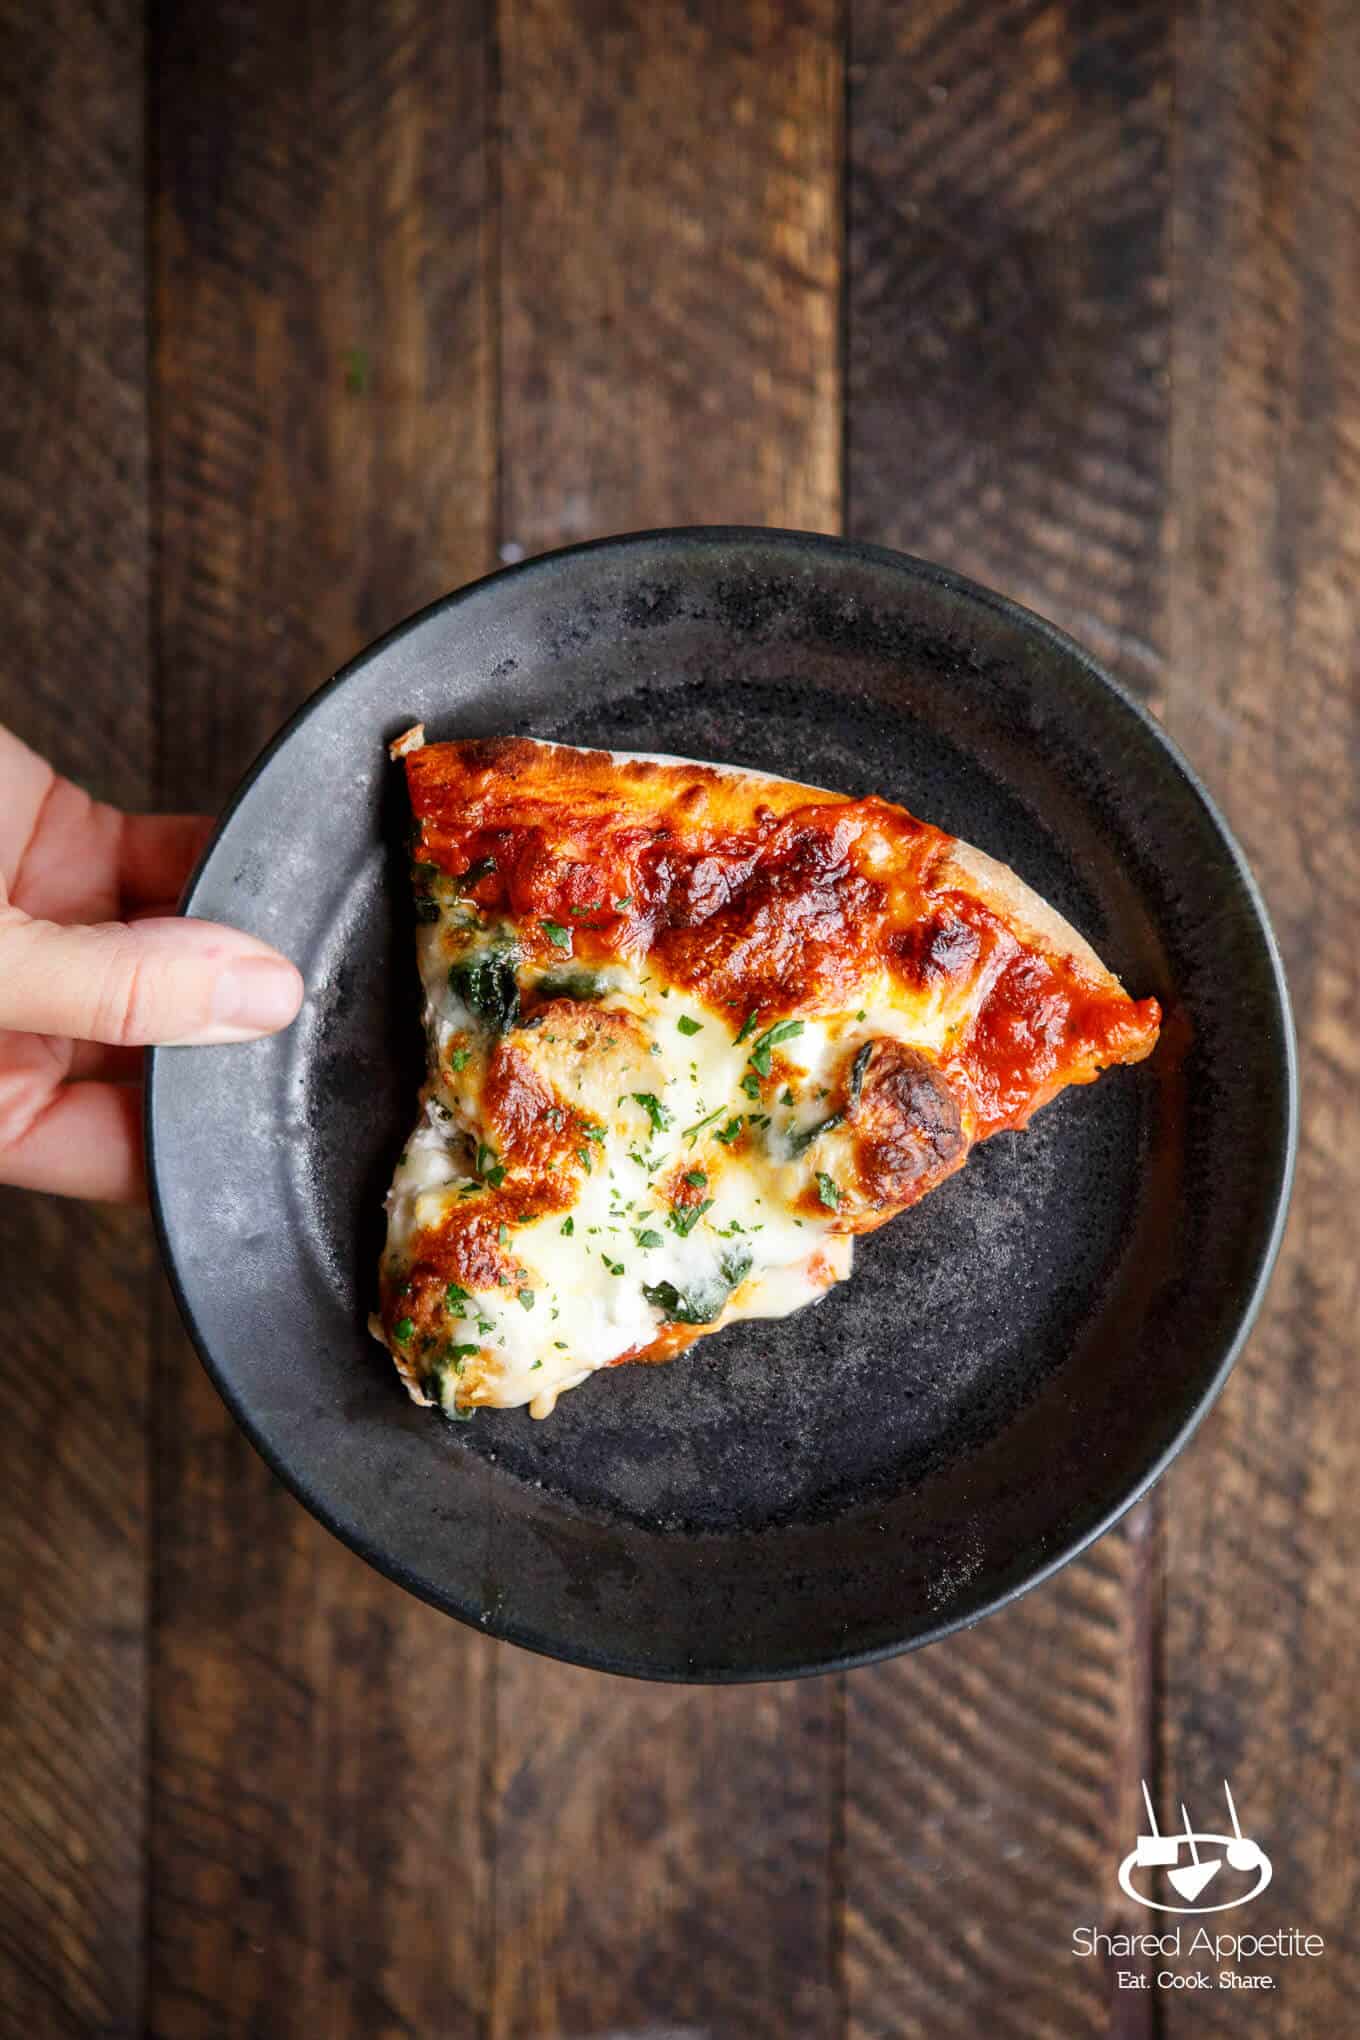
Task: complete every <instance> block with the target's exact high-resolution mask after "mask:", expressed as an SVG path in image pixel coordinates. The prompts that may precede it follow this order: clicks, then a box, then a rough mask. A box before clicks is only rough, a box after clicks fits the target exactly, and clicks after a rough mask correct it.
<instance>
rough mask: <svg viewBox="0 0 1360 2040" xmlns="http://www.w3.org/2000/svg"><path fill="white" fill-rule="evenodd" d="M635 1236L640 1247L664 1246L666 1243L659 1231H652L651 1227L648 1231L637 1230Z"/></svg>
mask: <svg viewBox="0 0 1360 2040" xmlns="http://www.w3.org/2000/svg"><path fill="white" fill-rule="evenodd" d="M633 1238H634V1239H635V1240H636V1241H637V1243H638V1245H639V1246H640V1247H664V1246H665V1244H666V1242H665V1241H664V1240H663V1239H662V1237H661V1234H660V1233H659V1232H652V1231H651V1230H650V1229H648V1230H647V1231H646V1232H635V1233H634V1234H633Z"/></svg>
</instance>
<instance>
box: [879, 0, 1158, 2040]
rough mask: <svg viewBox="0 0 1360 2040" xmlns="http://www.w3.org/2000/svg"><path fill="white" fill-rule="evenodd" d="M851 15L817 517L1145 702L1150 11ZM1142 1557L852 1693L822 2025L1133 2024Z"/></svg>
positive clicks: (1152, 515) (894, 1667)
mask: <svg viewBox="0 0 1360 2040" xmlns="http://www.w3.org/2000/svg"><path fill="white" fill-rule="evenodd" d="M849 27H850V91H849V99H848V107H849V113H848V122H849V131H848V149H849V189H848V217H849V222H850V240H849V248H848V287H849V313H848V328H847V398H848V419H847V433H846V443H847V470H846V489H847V523H848V527H849V529H850V531H851V532H852V534H853V535H854V536H856V537H859V538H866V539H873V540H877V541H881V542H885V543H890V544H895V545H899V546H902V547H904V548H905V549H906V550H908V551H912V552H917V553H921V554H924V555H925V556H926V557H928V558H934V559H939V560H942V561H945V562H947V563H948V564H950V565H951V566H955V567H958V568H961V569H962V570H963V571H965V572H968V573H972V574H975V575H977V576H978V578H980V579H982V580H984V581H986V582H988V583H989V584H991V585H992V586H995V587H998V588H1001V589H1003V590H1005V591H1006V592H1008V593H1010V594H1013V595H1015V596H1017V597H1019V599H1021V600H1022V601H1024V602H1027V603H1029V604H1031V605H1033V606H1034V607H1035V608H1037V609H1039V610H1040V611H1041V612H1043V613H1044V614H1046V615H1048V616H1051V617H1053V618H1054V619H1055V620H1056V621H1057V622H1059V623H1062V624H1064V625H1065V626H1066V627H1068V628H1069V629H1071V630H1072V631H1074V632H1075V633H1076V634H1077V635H1078V636H1079V637H1081V638H1083V639H1084V640H1085V641H1086V642H1088V643H1089V644H1090V645H1091V646H1092V648H1093V649H1094V650H1095V651H1097V652H1098V653H1101V654H1103V655H1104V656H1105V657H1106V658H1107V659H1108V660H1109V661H1110V662H1111V664H1112V665H1113V666H1114V667H1115V669H1116V670H1117V671H1118V672H1119V673H1120V674H1121V676H1122V677H1123V678H1124V679H1125V680H1126V681H1127V682H1128V683H1129V684H1130V685H1131V686H1133V687H1135V688H1136V689H1138V690H1139V691H1140V692H1141V693H1143V694H1144V695H1147V696H1151V697H1152V698H1154V699H1156V698H1157V697H1158V696H1159V695H1160V693H1161V690H1162V687H1163V684H1164V670H1163V657H1162V647H1163V622H1162V615H1163V598H1164V550H1163V546H1164V541H1163V517H1164V505H1165V481H1166V474H1165V465H1166V454H1165V442H1166V411H1167V392H1166V374H1165V369H1166V358H1167V349H1168V346H1169V328H1168V318H1167V272H1166V261H1165V253H1164V233H1165V225H1166V219H1167V211H1168V203H1169V168H1168V162H1169V122H1170V81H1171V64H1172V48H1171V38H1170V11H1169V9H1167V8H1165V7H1161V6H1152V5H1147V6H1133V7H1130V6H1126V5H1118V6H1115V5H1110V6H1097V7H1082V8H1076V7H1070V8H1069V7H1066V6H1057V5H1039V4H1033V0H995V4H991V5H987V6H982V7H975V6H963V5H959V4H953V0H936V4H933V5H928V6H923V7H914V8H911V9H903V8H898V7H893V6H891V5H885V4H880V0H852V4H851V8H850V24H849ZM1157 1552H1158V1533H1157V1519H1156V1509H1155V1504H1152V1505H1144V1506H1142V1507H1140V1509H1139V1510H1137V1511H1136V1512H1135V1513H1134V1515H1133V1516H1132V1517H1130V1518H1129V1519H1128V1520H1127V1521H1126V1523H1125V1525H1124V1526H1123V1527H1122V1528H1121V1529H1120V1531H1119V1532H1118V1533H1116V1534H1114V1535H1112V1536H1109V1537H1107V1538H1105V1539H1104V1540H1103V1541H1102V1542H1101V1543H1100V1544H1099V1545H1097V1546H1096V1547H1095V1548H1094V1550H1093V1551H1092V1552H1091V1553H1090V1554H1089V1555H1088V1556H1087V1557H1085V1558H1084V1559H1082V1560H1079V1561H1078V1562H1077V1563H1076V1564H1074V1565H1072V1566H1070V1567H1069V1568H1068V1569H1067V1570H1066V1571H1065V1572H1063V1573H1062V1574H1060V1575H1059V1576H1058V1577H1057V1578H1056V1579H1055V1580H1053V1581H1052V1582H1050V1583H1049V1584H1047V1585H1046V1586H1044V1587H1041V1588H1039V1589H1037V1590H1036V1591H1035V1592H1034V1593H1032V1594H1030V1595H1029V1596H1028V1597H1027V1598H1026V1599H1024V1600H1023V1601H1021V1602H1020V1603H1019V1604H1018V1605H1016V1606H1015V1607H1013V1608H1011V1609H1008V1610H1006V1611H1005V1612H1004V1613H1002V1614H1000V1615H997V1616H995V1617H993V1618H991V1619H990V1620H988V1621H987V1622H985V1623H984V1624H983V1625H982V1626H981V1627H980V1628H978V1629H976V1630H974V1631H971V1632H969V1633H968V1634H966V1635H962V1636H957V1637H953V1638H951V1639H950V1640H949V1641H948V1642H947V1643H945V1644H942V1645H940V1646H938V1647H936V1648H933V1649H931V1650H928V1651H926V1652H924V1653H922V1654H921V1655H920V1656H917V1657H913V1658H907V1659H900V1660H897V1661H895V1662H893V1663H889V1664H886V1665H883V1666H881V1667H876V1668H874V1669H871V1670H867V1671H863V1672H859V1673H856V1674H854V1675H852V1677H851V1678H850V1680H849V1682H848V1695H847V1719H846V1737H847V1748H846V1807H845V1862H846V1878H847V1890H846V1915H845V1979H846V2000H847V2031H848V2033H849V2034H850V2035H852V2036H866V2040H867V2036H870V2035H872V2036H874V2040H887V2036H898V2035H920V2036H929V2040H944V2036H948V2035H954V2034H957V2035H959V2036H961V2040H963V2036H967V2040H972V2036H974V2035H976V2034H978V2033H980V2032H987V2033H989V2034H990V2033H996V2034H1006V2035H1012V2034H1013V2035H1026V2036H1035V2040H1037V2036H1040V2035H1055V2036H1059V2035H1060V2036H1062V2040H1079V2036H1086V2035H1092V2036H1093V2035H1097V2034H1107V2033H1119V2034H1125V2035H1129V2036H1131V2040H1132V2036H1134V2035H1138V2034H1147V2033H1150V2032H1151V2031H1153V2030H1154V2020H1155V2008H1154V2006H1153V2004H1152V2001H1151V1993H1149V1994H1148V1998H1147V1999H1146V2000H1144V1999H1142V1998H1141V1997H1140V1996H1135V1995H1134V1994H1132V1993H1126V1994H1123V1995H1122V1996H1118V1997H1117V1996H1116V1993H1115V1990H1114V1979H1113V1976H1112V1974H1111V1973H1110V1972H1109V1970H1108V1969H1107V1968H1106V1967H1105V1966H1104V1965H1102V1964H1101V1963H1099V1962H1091V1961H1083V1960H1080V1959H1078V1958H1077V1957H1076V1956H1075V1955H1074V1954H1073V1953H1072V1943H1071V1935H1072V1929H1073V1928H1074V1927H1075V1926H1078V1925H1080V1924H1083V1923H1085V1924H1094V1925H1096V1926H1099V1927H1101V1928H1104V1929H1109V1928H1111V1927H1115V1926H1128V1925H1131V1924H1133V1922H1130V1921H1128V1920H1127V1919H1125V1918H1124V1912H1125V1910H1126V1909H1125V1906H1124V1901H1123V1900H1122V1898H1121V1895H1120V1893H1119V1890H1118V1886H1117V1883H1116V1881H1115V1872H1116V1869H1117V1866H1118V1864H1119V1861H1120V1859H1121V1857H1122V1856H1123V1855H1124V1853H1125V1851H1126V1849H1127V1847H1128V1846H1129V1844H1128V1843H1127V1842H1126V1841H1125V1839H1124V1837H1125V1836H1126V1835H1127V1834H1128V1833H1130V1832H1131V1831H1133V1830H1134V1826H1135V1823H1134V1807H1135V1803H1136V1795H1137V1792H1138V1779H1139V1776H1140V1775H1141V1774H1142V1772H1143V1771H1145V1770H1146V1769H1148V1767H1149V1764H1150V1758H1151V1748H1152V1741H1153V1713H1152V1705H1153V1677H1154V1669H1155V1647H1156V1632H1157V1623H1158V1591H1157V1578H1158V1562H1157ZM1131 1966H1136V1965H1131Z"/></svg>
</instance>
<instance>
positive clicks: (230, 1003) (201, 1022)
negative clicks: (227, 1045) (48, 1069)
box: [0, 909, 304, 1046]
mask: <svg viewBox="0 0 1360 2040" xmlns="http://www.w3.org/2000/svg"><path fill="white" fill-rule="evenodd" d="M303 989H304V987H303V982H302V978H301V976H300V975H299V973H298V971H297V970H296V969H295V968H294V966H293V965H292V964H291V963H289V962H288V961H287V959H286V958H285V957H282V956H280V955H279V953H278V951H277V950H275V949H271V948H269V946H268V944H267V943H264V942H260V941H258V940H257V939H256V937H255V936H253V935H243V934H241V933H239V932H238V930H236V929H235V928H221V927H218V926H217V925H216V924H215V923H214V922H212V921H191V920H185V919H183V918H181V917H179V916H175V917H166V918H163V919H152V920H145V921H134V922H131V923H130V924H129V923H124V922H121V921H107V922H102V923H100V924H99V925H98V926H97V927H93V928H65V927H61V926H59V925H58V924H57V923H55V922H53V921H34V920H30V919H29V917H28V916H27V915H26V914H20V913H17V912H15V911H14V910H13V909H10V910H8V911H7V912H3V913H0V1028H17V1029H20V1030H22V1031H23V1032H25V1033H31V1034H58V1035H62V1036H69V1037H72V1038H73V1039H75V1040H77V1041H108V1042H115V1043H121V1044H123V1045H125V1046H138V1045H141V1044H143V1043H147V1042H160V1043H180V1042H186V1043H187V1042H214V1041H251V1040H254V1039H255V1038H256V1037H257V1036H258V1035H261V1034H273V1033H274V1032H275V1031H276V1030H277V1029H278V1028H280V1027H286V1026H287V1025H288V1022H289V1021H290V1020H291V1019H292V1018H293V1017H294V1015H295V1014H296V1012H297V1010H298V1007H299V1006H300V1004H301V1003H302V994H303Z"/></svg>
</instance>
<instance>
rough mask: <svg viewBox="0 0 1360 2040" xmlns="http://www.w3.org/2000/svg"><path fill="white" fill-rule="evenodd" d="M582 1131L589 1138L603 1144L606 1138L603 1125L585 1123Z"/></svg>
mask: <svg viewBox="0 0 1360 2040" xmlns="http://www.w3.org/2000/svg"><path fill="white" fill-rule="evenodd" d="M581 1131H582V1133H583V1134H584V1135H585V1137H586V1139H587V1140H593V1141H596V1142H598V1143H600V1144H603V1142H604V1139H605V1131H604V1128H603V1127H602V1126H586V1125H585V1124H584V1123H583V1124H582V1126H581Z"/></svg>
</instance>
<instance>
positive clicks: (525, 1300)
mask: <svg viewBox="0 0 1360 2040" xmlns="http://www.w3.org/2000/svg"><path fill="white" fill-rule="evenodd" d="M515 1293H516V1295H517V1296H518V1298H519V1301H520V1302H521V1303H522V1304H523V1306H524V1308H525V1310H532V1309H533V1307H534V1292H533V1290H532V1289H520V1290H517V1291H516V1292H515Z"/></svg>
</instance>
